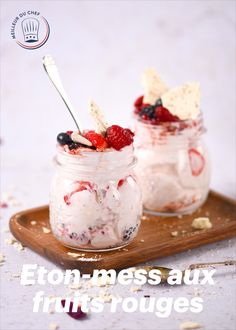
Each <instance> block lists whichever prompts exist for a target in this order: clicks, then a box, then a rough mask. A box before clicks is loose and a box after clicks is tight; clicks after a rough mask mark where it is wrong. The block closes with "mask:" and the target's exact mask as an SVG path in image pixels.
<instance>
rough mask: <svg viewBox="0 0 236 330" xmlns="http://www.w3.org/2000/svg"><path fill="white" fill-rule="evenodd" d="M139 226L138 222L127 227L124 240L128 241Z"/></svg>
mask: <svg viewBox="0 0 236 330" xmlns="http://www.w3.org/2000/svg"><path fill="white" fill-rule="evenodd" d="M137 227H138V224H136V225H135V226H132V227H129V228H128V229H125V230H124V231H123V241H128V240H129V239H130V238H131V236H132V234H133V233H134V232H135V231H136V229H137Z"/></svg>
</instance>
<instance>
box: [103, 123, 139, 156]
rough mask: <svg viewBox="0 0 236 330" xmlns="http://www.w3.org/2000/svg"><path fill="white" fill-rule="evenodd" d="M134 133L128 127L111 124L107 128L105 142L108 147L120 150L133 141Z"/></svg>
mask: <svg viewBox="0 0 236 330" xmlns="http://www.w3.org/2000/svg"><path fill="white" fill-rule="evenodd" d="M133 136H134V133H133V132H131V130H130V129H128V128H122V127H120V126H118V125H112V126H110V127H108V129H107V143H108V145H109V146H110V147H112V148H114V149H116V150H120V149H122V148H123V147H126V146H129V145H130V144H131V143H132V142H133V140H134V139H133Z"/></svg>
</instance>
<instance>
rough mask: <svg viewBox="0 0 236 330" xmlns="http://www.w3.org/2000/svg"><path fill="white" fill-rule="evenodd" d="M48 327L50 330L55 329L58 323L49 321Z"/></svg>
mask: <svg viewBox="0 0 236 330" xmlns="http://www.w3.org/2000/svg"><path fill="white" fill-rule="evenodd" d="M49 329H50V330H57V329H59V325H58V324H56V323H54V322H51V323H50V324H49Z"/></svg>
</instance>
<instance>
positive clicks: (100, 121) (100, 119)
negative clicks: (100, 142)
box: [89, 100, 108, 134]
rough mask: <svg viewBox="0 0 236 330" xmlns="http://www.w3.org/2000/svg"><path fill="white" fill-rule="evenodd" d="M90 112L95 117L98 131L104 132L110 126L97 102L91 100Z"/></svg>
mask: <svg viewBox="0 0 236 330" xmlns="http://www.w3.org/2000/svg"><path fill="white" fill-rule="evenodd" d="M89 113H90V114H91V116H92V117H93V119H94V121H95V124H96V132H97V133H100V134H104V133H105V132H106V130H107V128H108V123H107V122H106V120H105V118H104V115H103V113H102V112H101V110H100V109H99V107H98V106H97V104H96V103H95V102H94V101H92V100H90V102H89Z"/></svg>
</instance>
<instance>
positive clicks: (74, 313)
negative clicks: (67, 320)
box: [61, 299, 87, 320]
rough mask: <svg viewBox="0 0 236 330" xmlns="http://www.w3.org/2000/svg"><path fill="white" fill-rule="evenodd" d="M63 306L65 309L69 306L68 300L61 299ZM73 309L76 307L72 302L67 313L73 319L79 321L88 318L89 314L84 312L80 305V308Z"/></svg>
mask: <svg viewBox="0 0 236 330" xmlns="http://www.w3.org/2000/svg"><path fill="white" fill-rule="evenodd" d="M61 304H62V306H63V307H65V306H66V305H67V303H66V299H61ZM67 306H68V305H67ZM73 307H74V302H73V301H70V304H69V311H68V312H66V313H67V314H68V315H69V316H71V317H73V319H76V320H78V319H81V318H84V317H86V316H87V314H86V313H84V312H83V311H82V309H81V306H80V305H78V306H77V305H76V308H73Z"/></svg>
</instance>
